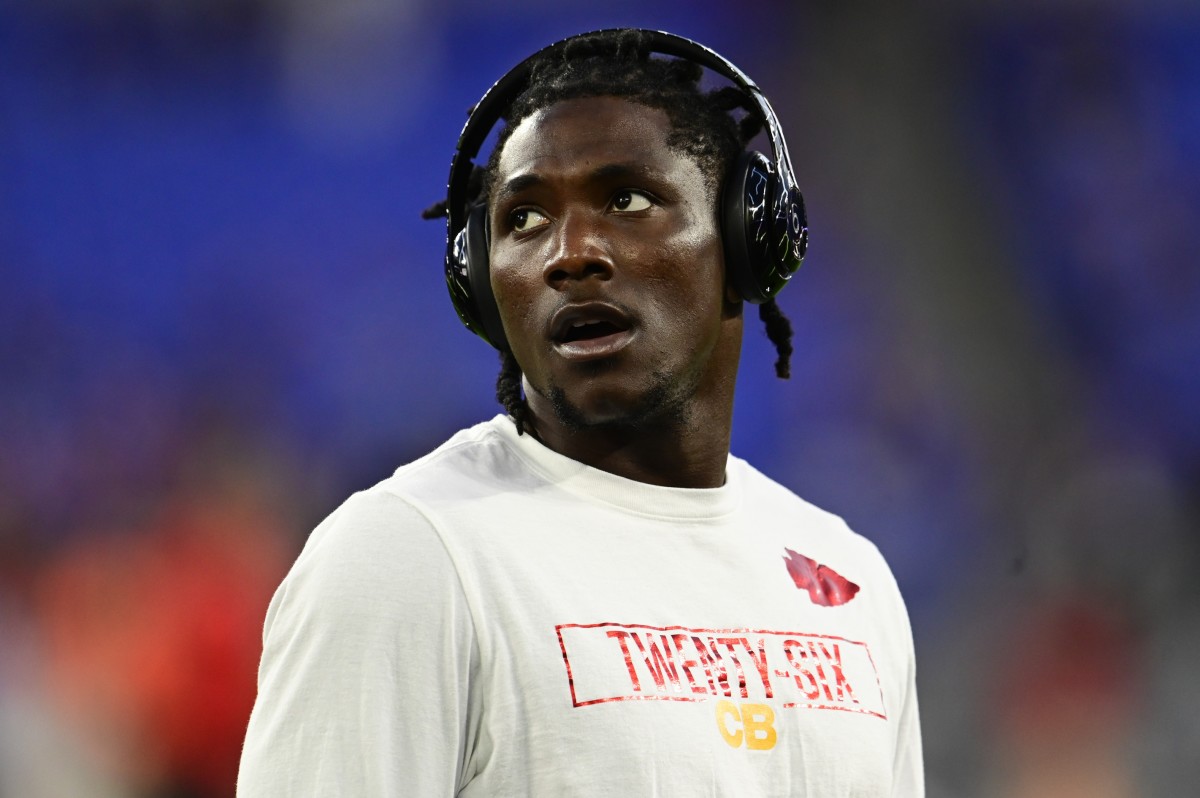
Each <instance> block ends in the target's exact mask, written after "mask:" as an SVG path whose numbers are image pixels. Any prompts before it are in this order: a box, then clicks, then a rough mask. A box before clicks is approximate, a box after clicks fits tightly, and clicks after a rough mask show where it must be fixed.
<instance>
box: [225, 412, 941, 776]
mask: <svg viewBox="0 0 1200 798" xmlns="http://www.w3.org/2000/svg"><path fill="white" fill-rule="evenodd" d="M923 793H924V786H923V775H922V764H921V740H920V731H919V726H918V717H917V698H916V693H915V683H914V658H913V647H912V633H911V630H910V628H909V623H908V617H907V614H906V612H905V609H904V605H903V602H902V600H901V598H900V593H899V590H898V589H897V587H896V582H895V580H894V579H893V577H892V574H891V572H890V571H889V570H888V567H887V565H886V564H885V563H884V561H883V558H882V557H881V556H880V554H879V552H878V551H877V550H876V548H875V547H874V546H873V545H872V544H871V543H870V542H868V541H867V540H865V539H864V538H862V537H859V536H858V535H856V534H854V533H853V532H851V531H850V530H849V529H848V528H847V527H846V525H845V524H844V523H843V522H842V521H841V520H840V519H839V518H837V517H835V516H833V515H830V514H828V513H826V512H823V511H821V510H818V509H816V508H815V507H813V506H812V505H810V504H807V503H806V502H804V501H802V500H801V499H799V498H797V497H796V496H795V495H793V494H792V493H790V492H789V491H788V490H786V489H785V488H783V487H781V486H780V485H778V484H776V483H775V482H772V481H771V480H769V479H767V478H766V477H764V476H763V475H762V474H760V473H758V472H757V471H755V470H754V469H753V468H752V467H751V466H749V465H748V464H746V463H745V462H744V461H742V460H740V459H738V458H736V457H730V458H729V463H728V466H727V469H726V482H725V484H724V485H723V486H722V487H720V488H714V489H707V490H689V489H682V488H663V487H658V486H653V485H646V484H643V483H640V482H634V481H631V480H627V479H623V478H621V477H618V476H615V475H613V474H609V473H606V472H603V471H599V470H596V469H593V468H590V467H588V466H585V465H582V464H580V463H577V462H575V461H573V460H570V459H568V458H566V457H563V456H562V455H559V454H557V453H555V452H553V451H551V450H549V449H547V448H545V447H544V446H542V445H541V444H540V443H538V442H537V441H536V440H534V439H533V438H531V437H530V436H528V435H525V436H518V435H517V434H516V430H515V429H514V426H513V424H512V422H511V420H509V419H508V418H506V417H503V416H498V417H496V418H495V419H493V420H491V421H489V422H486V423H483V424H479V425H477V426H475V427H473V428H471V429H469V430H465V431H463V432H460V433H458V434H457V435H455V436H454V437H453V438H451V439H450V440H449V441H448V442H447V443H445V444H444V445H442V446H441V447H439V448H438V449H437V450H436V451H434V452H432V453H431V454H429V455H427V456H425V457H423V458H421V459H420V460H417V461H416V462H414V463H411V464H409V465H406V466H404V467H402V468H400V469H399V470H398V471H397V472H396V473H395V475H393V476H392V477H391V478H389V479H387V480H384V481H383V482H381V483H380V484H378V485H376V486H374V487H373V488H371V489H370V490H367V491H364V492H362V493H359V494H356V495H355V496H354V497H352V498H351V499H350V500H349V501H347V502H346V503H345V504H344V505H342V506H341V507H340V508H339V509H338V510H336V511H335V512H334V513H333V514H332V515H331V516H330V517H329V518H327V519H326V520H325V521H324V522H323V523H322V524H321V525H320V526H319V527H318V528H317V529H316V531H315V532H314V533H313V534H312V536H311V538H310V539H309V541H308V543H307V545H306V546H305V548H304V551H303V552H302V553H301V554H300V556H299V558H298V559H297V561H296V563H295V565H294V566H293V568H292V570H291V573H290V574H289V575H288V576H287V578H286V579H285V580H284V582H283V584H282V585H281V586H280V587H279V590H278V591H277V593H276V594H275V597H274V599H273V600H272V602H271V606H270V609H269V611H268V613H267V620H266V626H265V630H264V634H263V657H262V664H261V667H260V670H259V695H258V701H257V703H256V705H255V707H254V712H253V714H252V716H251V718H250V726H249V731H248V733H247V736H246V744H245V749H244V751H243V755H242V763H241V771H240V774H239V777H238V794H239V795H241V796H243V797H248V796H310V795H311V796H318V795H319V796H329V795H353V796H393V795H395V796H401V795H404V796H454V795H459V796H529V795H532V796H592V795H595V796H613V795H620V796H646V795H655V796H689V798H691V797H692V796H707V795H711V796H739V797H740V796H760V795H761V796H767V795H771V796H776V795H778V796H822V797H825V796H919V795H922V794H923Z"/></svg>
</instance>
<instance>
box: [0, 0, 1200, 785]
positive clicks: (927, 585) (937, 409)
mask: <svg viewBox="0 0 1200 798" xmlns="http://www.w3.org/2000/svg"><path fill="white" fill-rule="evenodd" d="M896 6H897V4H892V3H886V2H882V0H879V1H878V2H867V1H864V2H849V3H845V2H798V3H790V2H784V1H783V0H742V1H741V2H738V3H732V2H730V3H718V2H696V1H695V0H693V1H692V2H685V1H684V0H678V1H671V0H667V1H666V2H655V3H648V2H645V0H640V1H639V2H629V1H627V0H610V1H609V2H606V3H603V4H600V3H594V4H593V3H587V4H584V3H579V4H564V3H558V2H548V1H547V0H528V2H526V3H523V4H519V5H511V4H505V5H499V4H491V3H485V2H481V0H443V2H437V3H435V2H427V1H426V0H347V1H346V2H342V3H320V2H315V0H314V1H309V0H173V2H163V1H162V0H40V2H37V3H20V2H17V1H16V0H0V278H2V288H3V290H2V291H0V641H2V642H0V795H2V796H35V797H36V796H61V795H85V794H86V795H103V796H109V795H111V796H221V795H230V794H232V778H233V774H234V772H235V770H236V762H237V754H238V750H239V747H240V743H241V734H242V731H243V729H244V726H245V720H246V717H247V715H248V712H249V706H250V703H251V702H252V701H253V696H254V669H255V667H256V664H257V657H258V653H259V650H258V646H259V634H260V630H261V621H262V616H263V613H264V612H265V608H266V602H267V600H268V599H269V596H270V593H271V591H272V590H273V588H274V586H275V585H276V584H277V583H278V580H279V579H280V578H281V576H282V574H283V573H284V571H285V570H286V568H287V566H288V565H289V564H290V562H291V560H292V558H293V557H294V556H295V554H296V552H297V551H298V550H299V547H300V546H301V545H302V544H303V541H304V538H305V536H306V535H307V533H308V530H309V529H311V527H312V526H313V525H314V524H315V523H316V522H317V521H319V520H320V518H321V517H323V516H324V515H325V514H327V513H328V512H329V511H330V510H332V509H333V508H334V507H335V506H336V505H337V504H338V503H339V502H340V501H341V500H342V499H343V498H345V496H347V495H348V494H349V493H350V492H352V491H354V490H358V489H361V488H364V487H366V486H368V485H370V484H372V483H373V482H375V481H377V480H379V479H381V478H383V477H385V476H386V475H387V474H389V473H390V472H391V470H392V469H394V468H395V467H396V466H397V465H399V464H401V463H403V462H406V461H407V460H410V459H412V458H414V457H417V456H419V455H421V454H423V453H425V452H426V451H428V450H429V449H430V448H432V447H433V446H435V445H436V444H438V443H439V442H441V441H442V440H444V439H445V438H446V437H447V436H448V435H449V434H451V433H452V432H453V431H455V430H457V429H458V428H460V427H463V426H466V425H469V424H472V423H474V422H476V421H478V420H481V419H483V418H487V417H490V416H491V415H492V414H494V413H495V412H498V407H497V406H496V404H495V401H494V389H493V384H494V379H495V374H496V371H497V366H498V364H497V361H496V358H495V355H494V353H493V352H492V350H491V349H490V348H488V347H487V346H486V345H485V344H483V343H482V342H481V341H479V340H478V339H475V338H474V337H473V336H471V335H470V334H468V333H467V332H466V331H465V330H463V329H462V328H461V326H460V325H459V323H458V321H457V319H456V318H455V316H454V314H453V312H452V310H451V308H450V305H449V303H448V301H447V297H446V295H445V287H444V282H443V277H442V272H441V259H442V253H443V247H444V228H443V226H442V225H441V224H440V223H437V222H422V221H421V220H420V218H419V212H420V210H421V209H422V208H424V207H426V206H428V205H430V204H432V203H433V202H435V201H436V200H438V199H440V198H441V197H442V196H443V195H444V190H445V178H446V172H447V168H448V165H449V159H450V155H451V152H452V148H453V145H454V142H455V140H456V137H457V135H458V132H459V130H460V128H461V125H462V123H463V121H465V115H466V110H467V108H468V107H469V106H470V105H471V104H473V103H474V102H475V101H476V100H477V99H478V97H479V96H480V95H481V94H482V93H483V91H484V90H485V89H487V87H488V86H489V85H490V84H491V82H492V81H493V80H495V79H496V78H497V77H499V76H500V75H501V74H502V73H503V72H504V71H505V70H506V69H508V68H509V67H510V66H512V65H513V64H515V63H516V62H517V61H519V60H520V59H521V58H523V57H525V56H526V55H528V54H529V53H531V52H532V51H534V50H535V49H537V48H538V47H540V46H542V45H544V44H547V43H549V42H550V41H552V40H555V39H558V38H561V37H563V36H566V35H569V34H571V33H576V32H580V31H583V30H588V29H593V28H598V27H610V26H616V25H637V26H642V27H655V28H662V29H666V30H670V31H672V32H675V33H679V34H682V35H685V36H688V37H691V38H694V39H697V40H699V41H701V42H703V43H705V44H708V45H709V46H711V47H713V48H715V49H716V50H717V51H718V52H720V53H722V54H723V55H725V56H727V57H728V58H730V59H731V60H733V61H734V62H735V63H737V64H738V65H739V66H741V67H742V68H743V69H744V70H745V71H747V72H748V73H749V74H750V75H751V76H752V77H754V78H755V79H756V80H757V81H758V82H759V84H760V85H761V86H762V87H763V88H764V90H765V91H766V93H767V95H768V96H769V97H771V98H772V101H773V102H774V104H775V107H776V109H777V110H778V111H779V114H780V117H781V119H782V121H783V125H784V129H785V131H786V133H787V135H788V138H789V144H790V147H791V152H792V158H793V161H794V163H795V166H796V168H797V171H798V173H799V177H800V179H801V183H802V187H803V188H804V190H805V194H806V197H807V199H808V204H809V216H810V223H811V225H812V228H813V245H812V249H811V250H810V255H809V258H808V259H807V261H806V263H805V265H804V268H803V269H802V270H801V271H800V272H799V273H798V275H797V276H796V277H795V279H794V280H793V286H792V287H790V288H789V290H788V291H787V292H786V293H785V294H784V295H783V297H782V299H781V304H782V305H783V307H784V309H785V311H786V312H787V313H788V314H789V315H790V317H791V318H792V320H793V323H794V325H795V327H796V338H795V343H796V354H795V356H794V359H793V377H792V379H791V380H790V381H788V382H781V381H779V380H777V379H775V378H774V376H773V372H772V368H771V363H772V360H773V351H772V349H771V347H770V345H769V344H768V342H767V341H766V339H765V336H763V335H761V334H760V333H759V332H758V328H757V325H756V324H753V323H752V324H750V325H749V330H750V334H749V335H748V340H747V344H746V352H745V355H744V357H743V366H742V373H741V375H740V378H739V379H740V383H741V385H740V389H739V394H738V405H737V409H736V419H735V428H734V450H735V452H736V453H738V454H740V455H742V456H743V457H746V458H747V459H749V460H751V461H752V462H754V463H755V464H756V465H758V466H759V467H760V468H761V469H762V470H763V471H765V472H766V473H768V474H769V475H771V476H773V477H774V478H776V479H777V480H779V481H781V482H783V483H784V484H786V485H788V486H789V487H791V488H793V489H794V490H795V491H797V492H798V493H800V494H801V495H802V496H804V497H806V498H808V499H810V500H812V501H814V502H815V503H817V504H820V505H822V506H824V507H826V508H828V509H830V510H833V511H835V512H837V513H839V514H841V515H843V516H844V517H846V519H847V520H848V521H849V522H850V524H851V525H852V526H853V527H855V528H856V529H857V530H858V531H860V532H861V533H863V534H864V535H866V536H867V537H869V538H871V539H872V540H874V541H875V542H876V543H877V544H878V545H879V547H880V548H881V549H882V550H883V551H884V553H885V554H886V555H887V556H888V558H889V560H890V562H891V563H892V566H893V568H894V570H895V572H896V575H897V578H898V579H899V581H900V584H901V587H902V588H903V590H904V592H905V595H906V597H907V599H908V602H909V606H910V610H911V613H912V617H913V623H914V627H915V634H916V642H917V653H918V664H919V686H920V691H921V701H922V713H923V726H924V735H925V746H926V766H927V772H928V775H927V778H928V782H929V794H930V796H931V797H933V798H938V797H940V796H963V795H983V796H1034V795H1054V796H1074V795H1081V796H1082V795H1087V796H1142V795H1147V796H1157V795H1163V796H1177V795H1181V794H1185V793H1187V792H1189V791H1190V790H1191V789H1192V788H1193V787H1194V785H1195V784H1196V783H1197V780H1198V779H1200V720H1197V718H1198V717H1200V686H1197V684H1196V682H1195V676H1194V672H1195V664H1196V663H1197V662H1198V661H1200V580H1197V579H1196V577H1195V573H1196V569H1197V566H1198V565H1200V552H1198V551H1197V545H1196V538H1197V535H1196V532H1197V519H1198V515H1200V490H1198V487H1200V480H1198V476H1200V268H1198V266H1197V262H1198V260H1200V258H1198V256H1200V224H1198V222H1200V11H1197V10H1196V9H1195V8H1193V7H1192V6H1191V5H1190V4H1187V3H1183V2H1168V1H1167V0H1158V1H1157V2H1150V3H1140V4H1136V5H1135V4H1133V3H1128V4H1126V3H1120V2H1116V1H1115V0H1109V1H1108V2H1094V3H1075V2H1067V1H1066V0H1058V1H1057V2H1048V3H1011V2H1010V3H1002V2H998V0H996V1H992V2H975V3H966V2H963V3H955V2H950V0H922V2H918V3H914V4H908V8H906V9H903V10H902V9H900V8H898V7H896Z"/></svg>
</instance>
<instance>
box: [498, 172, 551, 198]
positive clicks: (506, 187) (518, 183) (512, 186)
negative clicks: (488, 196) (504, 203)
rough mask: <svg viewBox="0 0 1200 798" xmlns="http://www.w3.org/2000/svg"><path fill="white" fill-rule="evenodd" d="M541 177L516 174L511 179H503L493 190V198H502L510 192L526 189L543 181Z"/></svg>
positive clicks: (517, 192) (515, 192)
mask: <svg viewBox="0 0 1200 798" xmlns="http://www.w3.org/2000/svg"><path fill="white" fill-rule="evenodd" d="M543 182H544V181H543V180H542V178H541V177H539V176H538V175H536V174H527V175H517V176H516V177H514V178H513V179H511V180H507V181H505V182H504V183H503V184H502V185H501V186H500V187H499V188H498V189H497V190H496V192H495V196H494V197H493V199H502V198H504V197H507V196H510V195H512V194H520V193H521V192H522V191H525V190H526V189H529V188H533V187H534V186H536V185H539V184H541V183H543Z"/></svg>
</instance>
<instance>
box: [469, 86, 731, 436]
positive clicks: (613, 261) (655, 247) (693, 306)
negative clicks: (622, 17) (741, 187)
mask: <svg viewBox="0 0 1200 798" xmlns="http://www.w3.org/2000/svg"><path fill="white" fill-rule="evenodd" d="M669 132H670V123H669V120H668V117H667V115H666V113H665V112H663V111H661V110H657V109H651V108H648V107H646V106H643V105H638V104H635V103H632V102H630V101H628V100H624V99H619V98H614V97H594V98H585V99H576V100H566V101H563V102H559V103H557V104H555V105H552V106H550V107H549V108H546V109H543V110H541V111H539V112H537V113H535V114H533V115H532V116H530V117H528V118H526V119H525V120H523V121H522V122H521V123H520V125H519V126H518V127H517V128H516V130H514V131H513V133H512V135H511V137H510V138H509V139H508V142H507V143H506V145H505V147H504V151H503V152H502V153H501V157H500V160H499V164H498V167H497V172H496V175H495V180H494V182H493V188H492V194H491V201H490V208H489V216H490V224H491V258H490V262H491V281H492V287H493V289H494V291H495V294H496V300H497V304H498V305H499V308H500V315H501V319H502V320H503V323H504V329H505V333H506V334H507V336H508V341H509V344H510V346H511V347H512V351H513V354H514V355H515V356H516V359H517V362H518V363H519V364H520V365H521V368H522V370H523V372H524V373H525V379H526V394H527V399H528V401H529V403H530V406H531V408H532V409H533V410H534V413H535V416H537V417H541V418H545V417H546V415H547V414H546V411H549V410H551V409H552V408H553V410H554V412H555V413H556V415H557V417H558V419H559V420H560V421H561V422H564V423H566V424H567V425H568V426H589V425H604V424H627V423H637V422H641V421H646V420H650V419H653V418H656V417H659V416H661V415H662V414H670V415H671V416H674V417H679V416H685V417H686V416H687V415H688V414H689V413H691V412H693V411H694V410H696V409H697V407H700V408H703V407H704V405H703V403H701V404H700V405H697V404H696V400H697V399H698V398H703V397H708V396H713V397H726V400H727V401H729V400H731V397H732V385H733V382H734V378H735V374H736V371H737V360H738V356H739V352H740V346H741V313H740V303H731V302H728V301H727V300H726V293H725V271H724V260H723V254H722V247H721V238H720V234H719V230H718V226H717V214H716V211H715V208H714V204H713V200H712V198H711V197H710V195H709V190H708V184H707V181H706V179H705V176H704V174H703V173H702V172H701V170H700V167H699V166H698V165H697V164H696V163H695V162H694V161H693V160H692V159H691V158H689V157H687V156H686V155H683V154H681V153H679V152H677V151H676V150H673V149H671V148H670V147H668V146H667V136H668V133H669Z"/></svg>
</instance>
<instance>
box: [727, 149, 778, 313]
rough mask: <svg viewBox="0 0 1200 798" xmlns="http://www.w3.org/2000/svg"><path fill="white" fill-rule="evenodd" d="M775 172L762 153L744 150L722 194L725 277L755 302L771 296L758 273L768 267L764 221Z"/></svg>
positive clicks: (738, 290)
mask: <svg viewBox="0 0 1200 798" xmlns="http://www.w3.org/2000/svg"><path fill="white" fill-rule="evenodd" d="M774 171H775V170H774V169H773V168H772V166H771V162H770V161H769V160H768V159H767V157H766V156H765V155H763V154H762V153H761V152H754V151H751V152H743V153H742V154H741V155H739V156H738V159H737V162H736V163H735V164H734V167H733V169H731V170H730V172H729V176H728V178H727V179H726V181H725V189H724V191H723V192H722V197H721V206H722V207H721V217H722V218H721V225H722V227H721V236H722V239H723V240H724V242H725V276H726V279H727V280H728V281H729V282H730V283H732V284H733V287H734V288H735V289H736V290H737V292H738V294H740V295H741V297H742V299H744V300H746V301H747V302H751V303H753V304H756V305H757V304H759V303H762V302H766V301H767V300H768V299H770V298H771V297H770V295H769V294H767V293H766V292H765V291H764V288H763V285H762V279H761V277H760V275H762V274H763V273H765V272H766V271H768V268H769V267H768V266H767V264H766V261H767V259H768V258H769V257H770V253H769V251H768V250H769V246H767V235H766V224H765V222H766V215H767V214H766V207H767V198H768V197H770V196H771V195H772V193H773V191H772V188H773V183H774Z"/></svg>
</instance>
